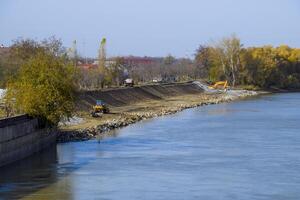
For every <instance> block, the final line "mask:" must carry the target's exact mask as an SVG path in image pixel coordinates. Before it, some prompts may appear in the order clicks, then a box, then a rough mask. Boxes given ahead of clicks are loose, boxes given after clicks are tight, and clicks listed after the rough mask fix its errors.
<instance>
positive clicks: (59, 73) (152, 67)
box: [0, 35, 300, 125]
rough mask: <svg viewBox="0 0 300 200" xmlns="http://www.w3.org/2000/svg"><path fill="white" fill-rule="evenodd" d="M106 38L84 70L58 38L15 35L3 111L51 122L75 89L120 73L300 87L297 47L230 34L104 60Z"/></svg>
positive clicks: (65, 113) (4, 71) (3, 78)
mask: <svg viewBox="0 0 300 200" xmlns="http://www.w3.org/2000/svg"><path fill="white" fill-rule="evenodd" d="M105 44H106V40H102V41H101V44H100V48H99V58H98V67H96V68H93V69H90V70H86V69H82V68H79V67H78V66H77V61H78V60H79V59H80V56H79V55H77V51H74V52H76V53H75V54H73V56H70V55H69V54H68V50H67V49H66V48H65V47H63V45H62V42H61V40H59V39H56V38H55V37H51V38H49V39H45V40H43V41H40V42H39V41H35V40H30V39H18V40H16V41H14V43H13V45H12V46H11V47H10V52H9V54H8V55H6V56H0V88H1V87H2V88H7V89H8V90H7V94H6V96H5V99H4V101H5V112H6V115H7V116H9V115H11V114H13V113H28V114H30V115H32V116H41V117H42V118H43V120H45V121H47V122H49V123H51V124H53V125H56V124H57V123H58V122H59V121H60V120H61V119H63V118H69V117H71V116H72V113H73V111H74V108H75V96H76V92H78V90H91V89H92V90H93V89H101V88H104V87H112V86H120V85H121V84H122V82H123V80H124V79H125V78H132V79H134V81H135V83H141V84H142V83H147V82H151V81H152V80H153V79H155V78H161V79H163V80H165V81H167V82H174V81H189V80H196V79H202V80H206V81H208V82H216V81H220V80H227V81H228V82H229V83H230V86H233V87H234V86H242V87H246V88H252V89H253V88H258V89H259V88H263V89H265V88H285V89H296V88H300V49H296V48H291V47H288V46H286V45H282V46H279V47H273V46H263V47H247V48H246V47H244V46H243V45H242V43H241V41H240V39H239V38H238V37H237V36H235V35H232V36H230V37H227V38H224V39H222V40H220V41H218V42H215V43H212V44H210V45H201V46H200V47H199V48H198V49H197V50H196V53H195V58H194V59H193V60H192V59H188V58H182V59H178V58H175V57H173V56H171V55H168V56H166V57H164V58H161V59H159V60H158V61H157V62H152V63H148V64H136V65H128V64H127V63H126V62H124V59H123V58H121V57H119V58H116V59H115V62H112V63H108V64H107V63H106V62H105V61H106V52H105Z"/></svg>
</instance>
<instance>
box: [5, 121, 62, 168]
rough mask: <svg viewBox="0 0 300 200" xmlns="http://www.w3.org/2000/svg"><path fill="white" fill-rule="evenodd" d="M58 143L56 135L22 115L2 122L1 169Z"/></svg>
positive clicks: (37, 122)
mask: <svg viewBox="0 0 300 200" xmlns="http://www.w3.org/2000/svg"><path fill="white" fill-rule="evenodd" d="M55 142H56V133H55V132H54V131H50V130H47V129H43V128H41V126H40V124H39V121H38V120H37V119H35V118H31V117H28V116H27V115H22V116H18V117H13V118H8V119H3V120H0V167H1V166H4V165H7V164H9V163H12V162H14V161H17V160H21V159H23V158H25V157H27V156H30V155H32V154H33V153H35V152H38V151H40V150H42V149H44V148H46V147H48V146H49V145H51V144H53V143H55Z"/></svg>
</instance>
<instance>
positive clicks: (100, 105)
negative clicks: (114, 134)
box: [91, 100, 109, 117]
mask: <svg viewBox="0 0 300 200" xmlns="http://www.w3.org/2000/svg"><path fill="white" fill-rule="evenodd" d="M104 113H109V108H108V106H107V105H106V104H105V103H104V102H103V101H101V100H96V105H94V106H93V110H92V111H91V115H92V117H100V116H101V115H102V114H104Z"/></svg>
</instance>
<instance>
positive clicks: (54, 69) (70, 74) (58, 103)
mask: <svg viewBox="0 0 300 200" xmlns="http://www.w3.org/2000/svg"><path fill="white" fill-rule="evenodd" d="M39 45H40V47H39V50H38V51H36V52H34V53H32V55H30V56H28V58H26V59H25V60H24V62H23V64H22V65H21V67H20V70H19V72H18V74H17V77H16V79H14V80H13V81H10V82H9V84H8V88H7V89H8V90H7V94H6V99H8V100H9V102H12V101H13V102H14V107H15V109H17V110H18V111H19V112H21V113H27V114H29V115H31V116H34V117H38V118H41V119H43V120H44V121H47V122H49V124H51V125H54V126H55V125H57V124H58V122H59V121H60V120H61V119H63V118H69V117H71V116H72V113H73V109H74V93H75V68H74V66H73V65H72V64H71V63H70V62H69V61H68V60H67V59H66V57H65V56H61V55H60V54H59V52H57V50H55V51H54V52H52V51H50V50H49V49H47V48H46V46H43V45H42V44H39ZM58 55H60V56H58Z"/></svg>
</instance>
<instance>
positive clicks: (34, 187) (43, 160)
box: [0, 146, 58, 199]
mask: <svg viewBox="0 0 300 200" xmlns="http://www.w3.org/2000/svg"><path fill="white" fill-rule="evenodd" d="M56 163H57V151H56V146H51V147H50V148H49V149H47V150H45V151H43V152H41V153H37V154H34V155H33V156H31V157H29V158H27V159H24V160H22V161H18V162H16V163H14V164H11V165H8V166H4V167H2V168H1V170H0V199H18V198H21V197H24V196H26V195H28V194H30V193H33V192H35V191H38V190H40V189H41V188H43V187H46V186H47V185H49V184H51V183H55V182H56V181H57V180H58V176H57V170H56ZM16 191H17V192H16Z"/></svg>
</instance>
